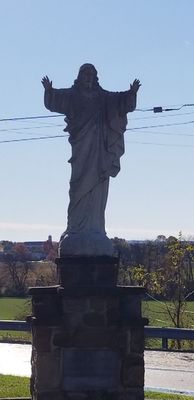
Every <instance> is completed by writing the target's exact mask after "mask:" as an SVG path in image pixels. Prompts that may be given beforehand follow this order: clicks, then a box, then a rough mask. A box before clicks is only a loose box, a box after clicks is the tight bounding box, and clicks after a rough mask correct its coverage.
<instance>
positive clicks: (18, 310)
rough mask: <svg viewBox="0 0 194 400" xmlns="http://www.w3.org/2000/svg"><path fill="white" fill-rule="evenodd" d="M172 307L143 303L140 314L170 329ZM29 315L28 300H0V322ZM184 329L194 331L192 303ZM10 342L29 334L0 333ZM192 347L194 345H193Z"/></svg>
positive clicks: (0, 337)
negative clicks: (170, 309)
mask: <svg viewBox="0 0 194 400" xmlns="http://www.w3.org/2000/svg"><path fill="white" fill-rule="evenodd" d="M166 305H168V307H171V308H172V307H173V304H172V303H170V302H167V303H165V302H162V301H152V300H149V301H143V302H142V314H143V316H144V317H146V318H148V319H149V325H150V326H160V327H170V326H173V323H172V321H171V319H170V317H169V314H168V311H167V307H166ZM30 314H31V300H30V298H24V299H23V298H13V297H4V298H0V320H25V318H26V316H27V315H30ZM184 321H185V327H186V328H190V329H194V302H187V305H186V309H185V311H184ZM7 339H8V340H10V341H18V340H22V341H29V340H30V339H31V336H30V333H25V332H10V331H9V332H8V331H0V340H7ZM158 345H159V347H160V344H159V341H155V340H149V342H148V343H147V347H158ZM193 346H194V343H193Z"/></svg>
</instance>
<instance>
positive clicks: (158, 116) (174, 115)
mask: <svg viewBox="0 0 194 400" xmlns="http://www.w3.org/2000/svg"><path fill="white" fill-rule="evenodd" d="M191 114H194V112H193V111H192V112H186V113H176V114H168V115H158V114H157V115H152V116H149V117H135V118H133V117H132V118H131V117H130V121H134V120H142V119H157V118H169V117H181V116H184V115H191Z"/></svg>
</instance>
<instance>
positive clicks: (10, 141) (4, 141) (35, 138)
mask: <svg viewBox="0 0 194 400" xmlns="http://www.w3.org/2000/svg"><path fill="white" fill-rule="evenodd" d="M66 136H68V135H55V136H42V137H38V138H37V137H32V138H24V139H10V140H1V141H0V143H12V142H28V141H30V140H46V139H56V138H61V137H66Z"/></svg>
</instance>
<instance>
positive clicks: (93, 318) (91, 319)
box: [83, 312, 105, 327]
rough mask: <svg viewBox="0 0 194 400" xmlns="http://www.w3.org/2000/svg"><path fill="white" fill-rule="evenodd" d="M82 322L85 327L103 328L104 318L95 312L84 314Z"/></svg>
mask: <svg viewBox="0 0 194 400" xmlns="http://www.w3.org/2000/svg"><path fill="white" fill-rule="evenodd" d="M83 322H84V324H85V325H87V326H96V327H97V326H105V316H104V315H103V314H100V313H97V312H91V313H86V314H85V315H84V317H83Z"/></svg>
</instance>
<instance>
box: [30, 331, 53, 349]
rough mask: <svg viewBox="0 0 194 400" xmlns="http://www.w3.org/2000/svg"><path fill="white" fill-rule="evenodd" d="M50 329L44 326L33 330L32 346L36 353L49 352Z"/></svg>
mask: <svg viewBox="0 0 194 400" xmlns="http://www.w3.org/2000/svg"><path fill="white" fill-rule="evenodd" d="M51 336H52V328H51V327H45V326H37V327H34V329H33V346H34V347H35V348H36V350H37V352H40V353H41V352H47V353H48V352H50V351H51Z"/></svg>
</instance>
